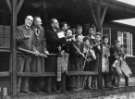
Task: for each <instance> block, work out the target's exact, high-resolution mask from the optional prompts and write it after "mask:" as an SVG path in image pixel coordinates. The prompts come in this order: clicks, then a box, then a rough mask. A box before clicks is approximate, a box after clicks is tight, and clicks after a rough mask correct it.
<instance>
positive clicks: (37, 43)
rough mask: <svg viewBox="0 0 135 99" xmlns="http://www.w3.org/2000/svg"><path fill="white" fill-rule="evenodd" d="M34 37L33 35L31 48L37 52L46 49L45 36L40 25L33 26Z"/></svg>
mask: <svg viewBox="0 0 135 99" xmlns="http://www.w3.org/2000/svg"><path fill="white" fill-rule="evenodd" d="M33 31H34V37H33V42H32V43H33V48H35V49H36V50H38V51H39V52H44V50H46V37H45V30H44V28H43V27H42V26H41V27H36V26H33Z"/></svg>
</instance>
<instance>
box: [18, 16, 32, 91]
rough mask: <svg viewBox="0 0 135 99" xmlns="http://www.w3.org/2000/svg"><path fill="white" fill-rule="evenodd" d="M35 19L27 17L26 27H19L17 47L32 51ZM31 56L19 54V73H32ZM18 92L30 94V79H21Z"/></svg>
mask: <svg viewBox="0 0 135 99" xmlns="http://www.w3.org/2000/svg"><path fill="white" fill-rule="evenodd" d="M32 24H33V17H32V16H31V15H28V16H26V18H25V23H24V25H21V26H18V27H17V32H16V41H17V47H18V48H23V49H26V50H31V51H32V39H33V34H34V32H33V31H32V28H31V26H32ZM30 66H31V55H30V54H27V53H24V52H19V53H18V54H17V71H18V72H30V71H31V67H30ZM18 91H19V92H20V91H21V92H24V93H29V92H30V90H29V78H23V80H22V79H21V78H19V80H18Z"/></svg>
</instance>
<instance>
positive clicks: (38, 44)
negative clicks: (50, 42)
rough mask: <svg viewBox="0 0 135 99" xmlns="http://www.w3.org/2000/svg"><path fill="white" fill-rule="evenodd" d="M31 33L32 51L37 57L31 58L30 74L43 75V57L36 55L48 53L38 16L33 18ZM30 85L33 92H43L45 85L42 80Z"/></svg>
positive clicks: (39, 79) (36, 79)
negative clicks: (32, 32) (32, 33)
mask: <svg viewBox="0 0 135 99" xmlns="http://www.w3.org/2000/svg"><path fill="white" fill-rule="evenodd" d="M33 31H34V36H33V50H34V52H35V53H37V56H34V57H33V58H32V72H38V73H43V72H45V57H41V56H38V54H40V53H42V54H46V55H48V54H49V52H48V51H47V48H46V38H45V31H44V28H43V26H42V20H41V18H40V17H38V16H37V17H35V18H34V26H33ZM32 83H33V85H34V86H35V87H33V90H34V91H37V92H39V91H42V90H43V87H44V86H43V85H44V84H45V83H44V80H43V79H42V78H35V79H33V82H32Z"/></svg>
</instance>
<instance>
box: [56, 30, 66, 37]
mask: <svg viewBox="0 0 135 99" xmlns="http://www.w3.org/2000/svg"><path fill="white" fill-rule="evenodd" d="M57 36H58V38H64V37H65V33H64V32H63V31H60V32H58V33H57Z"/></svg>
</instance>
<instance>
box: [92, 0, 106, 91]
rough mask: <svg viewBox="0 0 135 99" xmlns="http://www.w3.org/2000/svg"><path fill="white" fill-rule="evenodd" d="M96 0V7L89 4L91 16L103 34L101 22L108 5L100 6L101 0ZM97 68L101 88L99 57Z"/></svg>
mask: <svg viewBox="0 0 135 99" xmlns="http://www.w3.org/2000/svg"><path fill="white" fill-rule="evenodd" d="M98 1H99V2H98V3H97V6H96V8H93V6H92V4H90V6H91V12H92V16H93V19H94V21H95V24H96V27H97V29H98V31H99V32H101V33H102V34H103V23H104V19H105V15H106V12H107V9H108V7H107V6H105V7H103V6H102V0H98ZM102 8H103V9H102ZM101 50H102V49H101ZM98 68H99V69H98V72H99V76H98V87H99V88H100V89H101V88H102V59H101V64H100V65H99V66H98Z"/></svg>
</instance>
